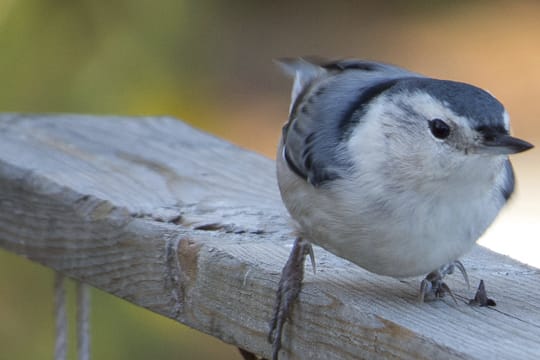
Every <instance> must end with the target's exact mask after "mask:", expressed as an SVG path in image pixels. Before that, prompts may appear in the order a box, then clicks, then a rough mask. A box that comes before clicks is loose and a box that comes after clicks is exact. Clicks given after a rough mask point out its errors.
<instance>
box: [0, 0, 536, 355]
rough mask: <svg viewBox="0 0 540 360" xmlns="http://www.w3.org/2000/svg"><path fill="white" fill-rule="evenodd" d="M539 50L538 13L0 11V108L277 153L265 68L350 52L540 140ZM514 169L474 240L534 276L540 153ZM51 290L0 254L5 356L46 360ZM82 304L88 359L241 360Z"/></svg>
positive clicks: (520, 9) (43, 6)
mask: <svg viewBox="0 0 540 360" xmlns="http://www.w3.org/2000/svg"><path fill="white" fill-rule="evenodd" d="M539 39H540V2H536V1H512V2H510V1H428V0H410V1H384V2H382V1H373V2H368V1H341V2H339V1H333V2H330V1H317V0H310V1H294V2H293V1H266V2H263V1H248V0H244V1H234V2H232V1H218V0H207V1H196V0H192V1H187V0H160V1H149V0H146V1H143V0H141V1H139V0H116V1H99V0H76V1H73V0H71V1H67V0H63V1H62V0H0V111H6V112H76V113H94V114H126V115H129V114H133V115H141V114H160V115H161V114H168V115H173V116H176V117H178V118H181V119H183V120H185V121H187V122H189V123H191V124H193V125H194V126H197V127H199V128H202V129H204V130H207V131H209V132H212V133H214V134H216V135H218V136H221V137H223V138H225V139H228V140H230V141H232V142H235V143H237V144H239V145H241V146H243V147H245V148H248V149H252V150H254V151H257V152H259V153H261V154H264V155H267V156H269V157H273V156H274V148H275V144H276V142H277V140H278V136H279V132H280V127H281V124H282V123H283V122H284V121H285V119H286V115H287V109H288V100H289V88H290V80H289V79H286V78H285V77H284V76H282V75H281V74H280V73H279V71H278V69H276V67H275V66H274V65H273V64H272V61H271V60H272V59H273V58H276V57H283V56H296V55H322V56H327V57H331V58H342V57H349V56H351V57H359V58H368V59H375V60H382V61H385V62H390V63H395V64H399V65H402V66H404V67H408V68H410V69H412V70H414V71H417V72H421V73H424V74H427V75H430V76H434V77H440V78H448V79H455V80H462V81H466V82H470V83H473V84H476V85H479V86H481V87H483V88H486V89H488V90H489V91H491V92H492V93H493V94H495V95H496V96H497V97H498V98H499V99H500V100H501V101H502V102H503V103H504V104H505V105H506V106H507V108H508V110H509V112H510V114H511V116H512V121H513V129H514V133H515V134H516V135H518V136H520V137H523V138H526V139H527V140H529V141H530V142H533V143H536V144H540V126H539V121H538V120H540V99H539V98H540V41H539ZM514 160H515V161H514V164H515V168H516V171H517V176H518V191H517V194H516V196H515V197H514V199H513V201H512V204H511V206H510V207H509V208H507V209H506V210H505V211H504V213H503V214H502V216H500V218H499V219H498V222H497V224H496V225H495V226H494V227H493V228H492V229H491V230H490V231H489V232H488V233H487V234H486V235H485V236H484V237H483V238H482V240H481V243H482V244H484V245H486V246H489V247H491V248H492V249H494V250H496V251H499V252H503V253H505V254H510V255H511V256H513V257H515V258H517V259H519V260H521V261H524V262H527V263H529V264H532V265H536V266H540V259H539V258H540V252H539V246H538V245H537V244H538V234H539V233H540V231H539V230H540V226H539V221H538V219H539V215H540V206H539V200H540V190H539V187H538V179H539V178H540V177H539V175H540V173H539V169H538V164H539V160H540V156H539V151H538V150H536V149H534V150H532V151H529V152H528V153H525V154H522V155H519V156H517V157H516V158H515V159H514ZM2 210H3V211H4V209H2ZM52 283H53V274H52V272H51V271H50V270H48V269H45V268H43V267H41V266H39V265H36V264H33V263H31V262H29V261H27V260H24V259H22V258H19V257H17V256H15V255H12V254H9V253H6V252H5V251H2V250H0V358H2V359H50V358H52V354H53V344H54V319H53V317H52V312H53V310H52V309H53V305H52V300H53V296H52ZM69 294H70V297H71V299H70V302H71V303H73V294H74V288H73V285H70V288H69ZM92 305H93V306H92V314H91V323H92V330H91V331H92V333H91V336H92V348H91V351H92V355H93V358H94V359H130V360H135V359H148V358H156V359H240V356H239V355H238V353H237V351H236V349H235V348H233V347H231V346H229V345H226V344H224V343H221V342H220V341H218V340H216V339H213V338H210V337H208V336H206V335H203V334H201V333H198V332H196V331H194V330H191V329H189V328H186V327H184V326H182V325H179V324H176V323H174V322H172V321H171V320H167V319H164V318H162V317H159V316H158V315H155V314H152V313H150V312H148V311H145V310H141V309H139V308H136V307H135V306H132V305H130V304H128V303H126V302H124V301H122V300H120V299H117V298H114V297H112V296H110V295H107V294H105V293H103V292H100V291H98V290H92ZM71 310H72V312H73V308H71ZM71 328H72V329H74V323H73V319H71ZM71 343H72V344H73V343H74V341H72V342H71ZM74 354H75V352H74V346H72V348H71V349H70V356H71V358H74V356H75V355H74Z"/></svg>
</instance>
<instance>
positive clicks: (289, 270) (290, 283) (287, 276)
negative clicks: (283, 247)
mask: <svg viewBox="0 0 540 360" xmlns="http://www.w3.org/2000/svg"><path fill="white" fill-rule="evenodd" d="M306 255H309V257H310V259H311V265H312V267H313V272H315V256H314V255H313V248H312V246H311V244H310V243H308V242H307V241H304V240H303V239H302V238H300V237H298V238H297V239H296V241H295V242H294V246H293V248H292V251H291V254H290V255H289V259H288V260H287V263H286V264H285V266H284V267H283V271H282V273H281V279H280V280H279V285H278V290H277V293H276V302H275V305H274V312H273V315H272V320H271V321H270V332H269V333H268V341H269V342H270V343H271V344H272V360H277V359H278V353H279V350H280V349H281V336H282V333H283V325H285V322H286V321H287V319H288V318H289V315H290V314H291V310H292V307H293V305H294V302H295V300H296V299H297V298H298V294H299V293H300V289H301V287H302V280H303V278H304V261H305V258H306Z"/></svg>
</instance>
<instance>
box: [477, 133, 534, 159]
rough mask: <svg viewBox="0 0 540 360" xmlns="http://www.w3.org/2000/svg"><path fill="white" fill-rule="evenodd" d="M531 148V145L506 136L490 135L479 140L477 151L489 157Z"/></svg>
mask: <svg viewBox="0 0 540 360" xmlns="http://www.w3.org/2000/svg"><path fill="white" fill-rule="evenodd" d="M533 147H534V145H533V144H531V143H528V142H527V141H525V140H521V139H518V138H516V137H513V136H510V135H507V134H490V135H489V136H486V137H484V138H483V139H482V140H481V142H480V146H479V148H478V150H479V152H480V153H485V154H491V155H509V154H517V153H520V152H523V151H527V150H529V149H532V148H533Z"/></svg>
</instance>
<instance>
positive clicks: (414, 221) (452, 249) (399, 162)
mask: <svg viewBox="0 0 540 360" xmlns="http://www.w3.org/2000/svg"><path fill="white" fill-rule="evenodd" d="M279 63H280V65H281V66H282V67H283V68H284V69H285V70H286V71H287V72H288V73H290V74H291V75H294V86H293V90H292V98H291V106H290V110H289V121H288V122H287V123H286V124H285V126H284V127H283V135H282V139H281V142H280V145H279V150H278V154H277V177H278V183H279V188H280V191H281V196H282V199H283V202H284V203H285V206H286V207H287V210H288V211H289V213H290V215H291V217H292V218H293V220H294V221H295V222H296V224H297V225H298V228H297V231H298V234H299V235H298V237H297V239H296V242H295V245H294V247H293V250H292V252H291V255H290V257H289V260H288V261H287V264H286V265H285V268H284V269H283V273H282V277H281V280H280V284H279V289H278V294H277V300H276V307H275V312H274V317H273V319H272V321H271V324H270V327H271V330H270V336H269V338H270V341H271V342H272V343H273V358H274V359H277V356H278V352H279V349H280V347H281V336H282V328H283V325H284V323H285V321H286V319H287V317H288V315H289V313H290V310H291V306H292V304H293V303H294V301H295V300H296V298H297V296H298V293H299V292H300V287H301V282H302V278H303V264H304V259H305V256H306V255H308V254H309V255H311V257H312V261H313V252H312V248H311V243H313V244H316V245H319V246H321V247H323V248H324V249H326V250H328V251H330V252H331V253H333V254H335V255H337V256H339V257H342V258H345V259H347V260H349V261H351V262H353V263H355V264H357V265H359V266H360V267H362V268H364V269H366V270H369V271H371V272H373V273H376V274H382V275H388V276H392V277H396V278H405V277H410V276H417V275H423V274H426V273H429V274H428V275H427V276H426V278H425V279H424V280H423V281H422V283H421V286H420V295H419V297H420V300H421V301H424V300H425V299H426V300H429V299H433V298H437V297H440V296H442V295H444V293H450V294H451V292H450V289H449V288H448V286H447V285H446V284H445V283H444V282H443V278H444V276H445V275H447V274H449V273H451V272H452V271H453V270H454V268H455V267H457V268H458V269H459V270H460V271H461V272H462V273H463V275H464V276H465V278H466V280H467V276H466V272H465V269H464V267H463V265H462V264H461V262H459V261H458V259H459V258H460V257H461V256H462V255H463V254H465V253H466V252H467V251H468V250H470V249H471V247H472V246H473V245H474V243H475V242H476V241H477V240H478V238H479V237H480V236H481V235H482V234H483V233H484V231H485V230H486V229H487V227H488V226H489V225H490V224H491V223H492V222H493V220H494V219H495V217H496V216H497V214H498V213H499V211H500V210H501V208H502V207H503V206H504V205H505V204H506V202H507V201H508V199H509V198H510V196H511V194H512V192H513V190H514V173H513V170H512V165H511V164H510V161H509V159H508V155H509V154H515V153H519V152H522V151H525V150H528V149H530V148H532V147H533V146H532V145H531V144H529V143H528V142H526V141H523V140H520V139H518V138H515V137H512V136H510V134H509V131H510V121H509V117H508V114H507V112H506V110H505V109H504V106H503V105H502V104H501V103H500V102H499V101H498V100H497V99H495V98H494V97H493V96H492V95H490V94H489V93H488V92H486V91H484V90H482V89H480V88H478V87H475V86H472V85H469V84H465V83H461V82H455V81H448V80H438V79H432V78H428V77H425V76H422V75H419V74H416V73H413V72H410V71H407V70H404V69H401V68H399V67H396V66H391V65H387V64H382V63H377V62H369V61H361V60H342V61H333V62H313V61H309V60H306V59H302V58H300V59H288V60H282V61H280V62H279ZM467 281H468V280H467Z"/></svg>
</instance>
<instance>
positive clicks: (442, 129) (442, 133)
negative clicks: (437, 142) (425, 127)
mask: <svg viewBox="0 0 540 360" xmlns="http://www.w3.org/2000/svg"><path fill="white" fill-rule="evenodd" d="M428 123H429V129H430V130H431V133H432V134H433V136H435V137H436V138H437V139H446V138H447V137H448V135H450V126H448V124H447V123H445V122H444V121H442V120H441V119H433V120H430V121H428Z"/></svg>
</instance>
